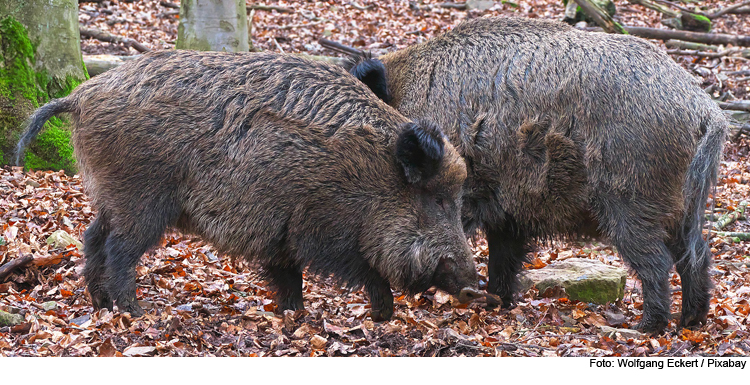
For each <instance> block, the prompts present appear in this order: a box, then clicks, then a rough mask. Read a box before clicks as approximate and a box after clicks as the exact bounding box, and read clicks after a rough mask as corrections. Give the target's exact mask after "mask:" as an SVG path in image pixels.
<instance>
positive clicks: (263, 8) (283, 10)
mask: <svg viewBox="0 0 750 385" xmlns="http://www.w3.org/2000/svg"><path fill="white" fill-rule="evenodd" d="M252 10H255V11H266V12H271V11H276V12H280V13H294V10H293V9H289V8H284V7H279V6H276V5H248V6H247V13H250V11H252Z"/></svg>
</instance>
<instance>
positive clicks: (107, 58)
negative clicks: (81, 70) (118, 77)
mask: <svg viewBox="0 0 750 385" xmlns="http://www.w3.org/2000/svg"><path fill="white" fill-rule="evenodd" d="M139 56H140V55H135V56H115V55H83V64H85V65H86V70H87V71H88V72H89V76H92V77H93V76H96V75H100V74H102V73H104V72H106V71H109V70H111V69H112V68H116V67H119V66H121V65H123V64H125V62H126V61H128V60H133V59H136V58H138V57H139Z"/></svg>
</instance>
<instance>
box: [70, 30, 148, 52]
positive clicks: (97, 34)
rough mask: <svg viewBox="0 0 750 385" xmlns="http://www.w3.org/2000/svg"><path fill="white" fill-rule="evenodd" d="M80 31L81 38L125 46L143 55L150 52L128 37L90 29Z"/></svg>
mask: <svg viewBox="0 0 750 385" xmlns="http://www.w3.org/2000/svg"><path fill="white" fill-rule="evenodd" d="M79 30H80V31H81V37H88V38H92V39H96V40H99V41H104V42H107V43H118V44H123V45H124V46H125V47H133V49H135V50H136V51H138V52H141V53H143V52H148V51H150V49H149V48H148V47H146V46H145V45H143V44H141V43H139V42H137V41H135V40H133V39H131V38H128V37H122V36H115V35H111V34H109V33H107V32H104V31H100V30H98V29H89V28H85V27H80V28H79Z"/></svg>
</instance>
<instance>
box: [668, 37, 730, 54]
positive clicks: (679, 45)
mask: <svg viewBox="0 0 750 385" xmlns="http://www.w3.org/2000/svg"><path fill="white" fill-rule="evenodd" d="M664 45H666V46H667V48H676V49H688V50H690V49H692V50H699V51H713V52H718V51H719V50H720V49H721V48H720V47H719V46H718V45H708V44H701V43H695V42H691V41H682V40H667V41H665V42H664Z"/></svg>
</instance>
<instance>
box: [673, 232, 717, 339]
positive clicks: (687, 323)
mask: <svg viewBox="0 0 750 385" xmlns="http://www.w3.org/2000/svg"><path fill="white" fill-rule="evenodd" d="M674 239H676V241H674V242H673V243H670V244H668V247H669V250H670V251H671V252H672V258H674V261H675V268H676V270H677V273H679V274H680V279H681V280H682V317H681V319H680V325H682V327H694V326H699V325H701V324H705V323H706V317H707V315H708V309H709V301H710V300H711V294H710V291H711V287H712V284H711V279H710V277H709V275H708V269H709V267H710V261H711V256H710V254H709V253H710V251H709V250H708V246H707V244H706V242H705V241H703V240H701V242H700V243H701V244H700V247H699V250H697V251H696V252H697V253H698V254H699V255H698V256H697V257H696V258H697V261H695V262H694V263H690V259H689V258H688V257H686V256H685V254H686V251H687V249H686V246H685V241H684V239H682V237H680V236H675V237H674Z"/></svg>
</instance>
